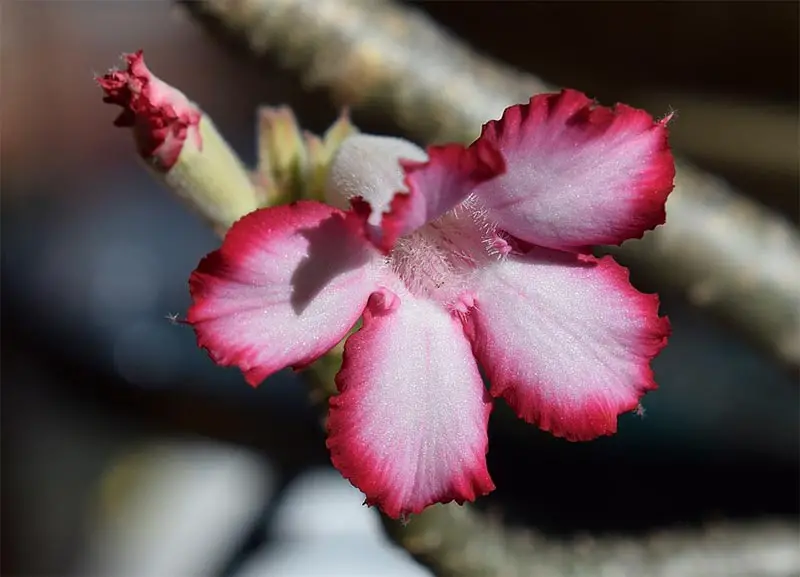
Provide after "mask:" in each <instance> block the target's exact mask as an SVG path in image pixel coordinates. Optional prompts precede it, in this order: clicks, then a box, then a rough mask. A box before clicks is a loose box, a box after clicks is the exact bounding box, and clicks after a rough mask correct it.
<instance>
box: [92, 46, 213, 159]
mask: <svg viewBox="0 0 800 577" xmlns="http://www.w3.org/2000/svg"><path fill="white" fill-rule="evenodd" d="M123 57H124V59H125V61H126V63H127V68H126V70H111V71H109V72H108V73H106V74H104V75H103V76H98V77H97V78H96V81H97V83H98V85H100V87H101V88H102V89H103V91H104V92H105V97H104V98H103V102H106V103H108V104H116V105H118V106H121V107H122V109H123V110H122V112H121V113H120V115H119V116H118V117H117V119H116V120H115V121H114V124H115V125H116V126H121V127H131V128H133V130H134V134H135V136H136V145H137V147H138V149H139V154H140V155H141V156H142V157H143V158H145V159H146V160H149V161H150V162H152V163H153V164H155V165H158V166H159V167H160V168H162V169H164V170H167V169H169V168H170V167H171V166H172V165H174V164H175V162H176V161H177V160H178V156H179V155H180V153H181V149H182V148H183V144H184V142H186V140H191V141H192V142H194V143H195V145H196V146H197V147H200V146H201V136H200V130H199V128H198V126H199V124H200V119H201V117H202V112H200V109H199V108H198V107H197V106H196V105H195V104H193V103H192V102H190V101H189V99H188V98H186V96H185V95H184V94H183V93H182V92H180V91H179V90H178V89H176V88H174V87H172V86H170V85H169V84H167V83H166V82H164V81H163V80H161V79H160V78H158V77H157V76H155V75H154V74H153V73H152V72H150V70H149V69H148V68H147V65H145V63H144V56H143V53H142V51H141V50H139V51H137V52H134V53H132V54H125V55H124V56H123Z"/></svg>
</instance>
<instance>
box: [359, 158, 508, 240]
mask: <svg viewBox="0 0 800 577" xmlns="http://www.w3.org/2000/svg"><path fill="white" fill-rule="evenodd" d="M427 154H428V160H427V161H425V162H417V161H410V160H401V161H400V166H401V167H402V169H403V171H404V172H405V185H406V188H407V192H406V191H401V192H398V193H396V194H395V196H394V198H393V199H392V201H391V204H390V208H389V210H388V211H387V212H385V213H384V214H383V218H382V220H381V233H380V235H374V236H373V242H375V245H376V246H377V247H378V248H380V249H381V250H382V251H384V252H388V251H389V250H391V248H392V247H393V246H394V244H395V242H397V239H398V238H400V237H401V236H405V235H407V234H408V233H410V232H412V231H414V230H416V229H418V228H420V227H421V226H423V225H424V224H425V223H427V222H430V221H432V220H436V219H437V218H439V217H440V216H442V215H443V214H444V213H446V212H447V211H449V210H451V209H452V208H454V207H455V206H456V205H458V204H460V203H461V202H463V201H464V200H465V199H466V198H467V197H468V196H469V195H470V194H471V193H472V191H473V190H474V189H475V187H476V186H478V185H479V184H481V183H483V182H486V181H487V180H490V179H492V178H495V177H496V176H498V175H500V174H503V172H504V171H505V162H504V160H503V157H502V155H501V154H500V153H499V152H498V151H497V150H496V149H495V148H494V146H493V145H492V144H490V143H489V142H482V143H477V144H475V145H473V146H471V147H468V148H465V147H463V146H461V145H459V144H448V145H445V146H429V147H428V149H427Z"/></svg>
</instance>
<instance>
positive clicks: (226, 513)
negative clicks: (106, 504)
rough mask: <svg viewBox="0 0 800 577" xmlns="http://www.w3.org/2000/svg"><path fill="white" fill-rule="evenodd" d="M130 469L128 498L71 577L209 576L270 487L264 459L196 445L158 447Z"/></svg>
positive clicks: (106, 519)
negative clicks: (132, 482)
mask: <svg viewBox="0 0 800 577" xmlns="http://www.w3.org/2000/svg"><path fill="white" fill-rule="evenodd" d="M133 468H134V469H135V471H134V472H133V473H132V474H133V475H134V476H135V482H136V485H135V488H134V490H133V491H132V494H131V495H129V496H128V497H127V498H126V499H125V500H124V502H123V503H122V504H121V505H120V506H119V509H118V510H115V511H114V512H113V514H110V515H105V516H103V518H101V520H100V522H99V524H98V526H97V527H95V530H94V531H93V535H94V538H93V542H92V544H91V546H90V550H89V553H88V555H87V557H86V559H85V563H84V566H82V567H78V570H77V571H76V575H80V576H81V577H204V576H208V577H214V576H215V575H218V574H219V572H220V571H221V570H222V569H223V567H224V566H225V564H226V563H227V562H228V561H229V559H230V558H231V557H232V556H233V555H234V554H235V552H236V551H237V550H238V548H239V547H240V546H241V544H242V542H243V541H244V539H245V538H246V535H247V533H248V532H249V531H251V530H252V528H253V524H254V523H255V522H256V520H257V518H258V516H259V515H260V514H261V513H262V510H263V506H264V504H265V503H266V502H267V500H268V499H269V497H270V495H271V493H272V492H273V490H274V485H275V482H274V474H273V472H272V471H271V469H270V468H269V466H268V465H267V464H265V461H264V460H263V459H262V458H260V457H258V456H256V455H253V454H250V453H248V452H246V451H244V450H242V449H238V448H235V447H228V446H224V445H218V444H214V443H210V442H202V441H182V442H170V443H169V444H163V445H158V446H156V447H154V448H151V449H149V450H148V451H146V452H145V453H144V455H143V464H141V465H139V466H135V467H133ZM129 474H130V473H129Z"/></svg>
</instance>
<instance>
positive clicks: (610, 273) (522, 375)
mask: <svg viewBox="0 0 800 577" xmlns="http://www.w3.org/2000/svg"><path fill="white" fill-rule="evenodd" d="M475 292H476V304H475V308H474V309H472V310H471V311H470V314H469V316H468V317H467V320H466V329H467V332H468V334H469V335H470V339H471V341H472V344H473V350H474V351H475V356H476V357H477V358H478V360H479V362H480V363H481V366H482V367H483V368H484V370H485V371H486V374H487V376H488V379H489V381H490V383H491V386H490V392H491V394H492V395H493V396H495V397H503V398H505V400H506V401H507V402H508V403H509V405H510V406H511V407H512V408H513V409H514V410H515V412H516V413H517V414H518V415H519V416H520V417H521V418H523V419H524V420H526V421H528V422H530V423H534V424H537V425H538V426H539V427H540V428H541V429H543V430H545V431H550V432H551V433H552V434H554V435H555V436H558V437H565V438H566V439H568V440H572V441H585V440H590V439H594V438H596V437H598V436H600V435H610V434H612V433H614V432H616V430H617V416H618V415H619V414H621V413H624V412H627V411H632V410H634V409H636V408H637V407H638V405H639V399H640V398H641V397H642V395H644V394H645V393H646V392H647V391H651V390H654V389H656V388H657V386H656V383H655V381H654V380H653V373H652V369H651V368H650V361H651V360H652V359H653V358H654V357H655V356H656V355H657V354H658V353H659V352H660V351H661V350H662V349H663V347H664V346H665V345H666V343H667V338H668V336H669V334H670V325H669V321H668V319H667V318H666V317H659V316H658V306H659V301H658V297H657V296H656V295H646V294H642V293H640V292H639V291H637V290H636V289H635V288H634V287H633V286H632V285H631V284H630V282H629V280H628V270H627V269H626V268H624V267H622V266H620V265H619V264H617V263H616V262H615V261H614V260H613V259H612V258H611V257H608V256H606V257H603V258H601V259H596V258H594V257H592V256H589V255H574V254H572V255H571V254H569V253H559V252H557V251H550V250H547V249H533V250H532V251H531V253H529V254H528V255H526V256H524V257H512V258H509V259H507V260H505V261H503V262H502V263H499V264H498V265H497V266H496V267H494V269H492V270H487V271H484V273H483V274H482V277H481V278H480V279H478V280H477V282H476V287H475Z"/></svg>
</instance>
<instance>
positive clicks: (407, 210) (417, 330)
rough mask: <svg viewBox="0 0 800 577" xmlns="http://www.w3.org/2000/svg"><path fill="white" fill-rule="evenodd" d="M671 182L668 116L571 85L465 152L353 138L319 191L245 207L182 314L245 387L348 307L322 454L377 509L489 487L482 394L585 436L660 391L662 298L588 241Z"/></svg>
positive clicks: (660, 207)
mask: <svg viewBox="0 0 800 577" xmlns="http://www.w3.org/2000/svg"><path fill="white" fill-rule="evenodd" d="M673 177H674V162H673V159H672V155H671V153H670V151H669V147H668V144H667V129H666V120H663V121H654V120H653V118H652V117H650V116H649V115H648V114H647V113H645V112H643V111H641V110H635V109H633V108H630V107H628V106H625V105H617V106H616V107H615V108H613V109H610V108H604V107H600V106H596V105H594V103H593V102H592V101H591V100H589V99H588V98H587V97H586V96H584V95H583V94H581V93H579V92H576V91H572V90H565V91H563V92H561V93H559V94H547V95H539V96H535V97H533V98H532V99H531V100H530V102H529V103H528V104H525V105H519V106H512V107H510V108H509V109H507V110H506V111H505V113H504V115H503V117H502V118H501V119H500V120H498V121H492V122H489V123H488V124H487V125H486V126H485V127H484V129H483V132H482V134H481V136H480V137H479V138H478V139H477V140H476V141H475V142H474V143H473V144H472V145H471V146H469V147H462V146H459V145H447V146H442V147H430V148H428V150H427V152H424V151H422V150H421V149H419V148H418V147H416V146H415V145H413V144H411V143H410V142H407V141H404V140H400V139H395V138H388V137H379V136H371V135H356V136H352V137H350V138H348V139H347V140H345V141H344V143H343V144H342V146H341V148H340V150H339V152H338V154H337V156H336V157H335V158H334V161H333V164H332V166H331V170H330V174H329V177H328V181H327V188H326V199H327V201H328V203H327V204H323V203H318V202H310V201H306V202H297V203H294V204H290V205H286V206H279V207H275V208H266V209H262V210H259V211H256V212H253V213H251V214H249V215H247V216H245V217H244V218H242V219H241V220H240V221H238V222H237V223H236V224H234V226H233V227H232V228H231V230H230V231H229V232H228V234H227V236H226V238H225V241H224V243H223V245H222V247H221V248H220V249H219V250H217V251H215V252H213V253H211V254H209V255H208V256H207V257H205V258H204V259H203V260H202V262H201V263H200V265H199V267H198V268H197V270H196V271H195V272H194V273H193V274H192V276H191V279H190V289H191V294H192V298H193V305H192V307H191V308H190V310H189V313H188V321H189V322H190V323H191V324H192V325H193V327H194V329H195V331H196V333H197V338H198V343H199V345H200V346H202V347H203V348H205V349H206V350H207V351H208V352H209V354H210V356H211V357H212V359H213V360H214V361H216V362H217V363H219V364H221V365H235V366H238V367H240V368H241V369H242V371H243V372H244V374H245V377H246V379H247V381H248V382H250V383H251V384H253V385H256V384H258V383H260V382H261V381H262V380H263V379H264V378H266V377H267V376H269V375H270V374H272V373H274V372H275V371H277V370H279V369H282V368H284V367H286V366H293V367H295V368H297V367H302V366H305V365H307V364H309V363H311V362H312V361H314V360H315V359H317V358H318V357H320V356H321V355H323V354H324V353H325V352H326V351H328V350H329V349H331V348H332V347H333V346H334V345H336V344H337V343H338V342H339V341H340V340H341V339H342V338H343V337H345V335H346V334H347V332H348V331H349V330H350V329H351V328H352V327H353V326H354V324H355V323H356V322H357V321H358V320H359V318H363V326H362V327H361V328H360V329H359V330H358V331H357V332H355V333H354V334H353V335H351V336H350V337H349V338H348V340H347V342H346V344H345V349H344V358H343V365H342V368H341V371H340V372H339V374H338V375H337V377H336V384H337V388H338V391H339V392H338V395H336V396H334V397H333V398H332V399H331V401H330V415H329V419H328V425H327V427H328V441H327V445H328V447H329V448H330V451H331V457H332V461H333V464H334V465H335V466H336V467H337V468H338V469H339V471H340V472H341V473H342V474H343V475H344V476H345V477H347V478H348V479H349V480H350V481H351V482H352V483H353V484H354V485H355V486H356V487H358V488H359V489H360V490H361V491H362V492H363V493H364V494H365V495H366V497H367V503H368V504H373V505H377V506H379V507H380V508H381V509H382V510H383V511H384V512H385V513H386V514H388V515H390V516H392V517H401V516H405V515H407V514H411V513H419V512H421V511H422V510H423V509H424V508H425V507H427V506H428V505H431V504H433V503H436V502H448V501H457V502H459V503H463V502H464V501H468V500H473V499H475V498H476V497H478V496H479V495H483V494H486V493H488V492H490V491H491V490H493V489H494V484H493V482H492V479H491V477H490V475H489V473H488V471H487V467H486V452H487V431H486V428H487V422H488V418H489V413H490V411H491V407H492V399H493V398H495V397H503V398H504V399H505V400H506V401H507V402H508V403H509V404H510V405H511V407H512V408H513V409H514V410H515V411H516V413H517V414H518V415H519V416H520V417H522V418H523V419H525V420H526V421H529V422H531V423H535V424H537V425H538V426H539V427H541V428H542V429H544V430H547V431H550V432H551V433H553V434H554V435H557V436H560V437H565V438H567V439H570V440H588V439H592V438H595V437H597V436H599V435H605V434H611V433H613V432H615V430H616V427H617V416H618V415H619V414H620V413H622V412H626V411H632V410H634V409H636V408H637V407H638V406H639V399H640V397H641V396H642V395H643V394H644V393H645V392H646V391H648V390H652V389H654V388H655V387H656V385H655V383H654V381H653V375H652V371H651V369H650V361H651V359H652V358H653V357H654V356H655V355H656V354H658V352H659V351H660V350H661V349H662V348H663V346H664V345H665V344H666V340H667V337H668V333H669V323H668V321H667V319H666V318H662V317H659V315H658V298H657V297H656V296H655V295H644V294H642V293H639V292H638V291H637V290H636V289H634V288H633V287H632V286H631V285H630V283H629V282H628V272H627V270H626V269H624V268H623V267H621V266H620V265H618V264H616V263H615V262H614V261H613V260H612V259H611V258H610V257H603V258H599V259H598V258H595V257H593V256H592V255H591V254H590V253H589V248H590V247H591V246H592V245H595V244H598V243H604V244H609V243H619V242H622V241H623V240H625V239H628V238H633V237H639V236H641V235H642V234H643V233H644V231H645V230H646V229H650V228H653V227H654V226H656V225H658V224H661V223H663V222H664V218H665V211H664V205H665V202H666V198H667V195H668V194H669V192H670V191H671V189H672V181H673ZM479 366H480V367H482V368H483V370H484V372H485V374H486V376H487V377H488V380H489V382H490V387H489V389H488V390H487V389H486V388H485V387H484V384H483V381H482V378H481V374H480V373H479V369H478V367H479Z"/></svg>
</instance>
